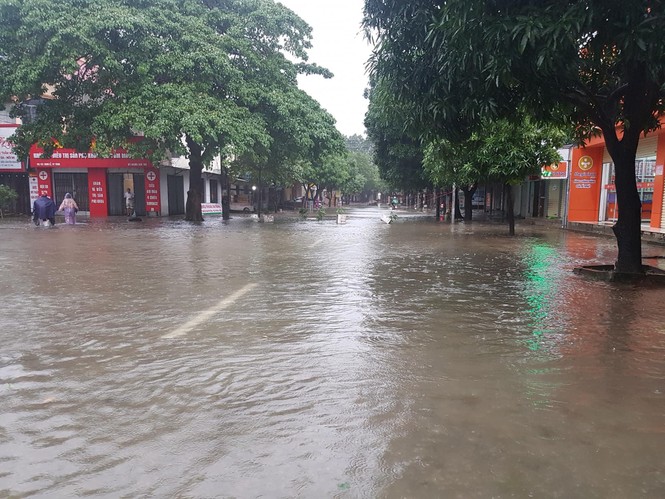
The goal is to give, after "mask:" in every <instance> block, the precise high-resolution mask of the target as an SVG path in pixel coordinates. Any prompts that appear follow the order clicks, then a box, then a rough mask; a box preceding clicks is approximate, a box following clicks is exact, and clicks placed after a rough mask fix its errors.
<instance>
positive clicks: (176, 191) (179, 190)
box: [166, 175, 185, 215]
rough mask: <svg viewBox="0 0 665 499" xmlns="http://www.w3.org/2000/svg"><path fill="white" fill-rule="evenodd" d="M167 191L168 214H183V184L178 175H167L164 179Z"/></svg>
mask: <svg viewBox="0 0 665 499" xmlns="http://www.w3.org/2000/svg"><path fill="white" fill-rule="evenodd" d="M166 182H167V187H168V191H169V215H184V214H185V187H184V186H185V184H184V183H183V180H182V177H181V176H180V175H169V176H168V177H167V179H166Z"/></svg>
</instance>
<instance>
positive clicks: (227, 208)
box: [222, 165, 231, 220]
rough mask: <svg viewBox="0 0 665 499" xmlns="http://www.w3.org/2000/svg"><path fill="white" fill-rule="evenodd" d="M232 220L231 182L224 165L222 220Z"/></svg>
mask: <svg viewBox="0 0 665 499" xmlns="http://www.w3.org/2000/svg"><path fill="white" fill-rule="evenodd" d="M230 218H231V182H230V181H229V170H228V168H226V167H224V165H222V220H229V219H230Z"/></svg>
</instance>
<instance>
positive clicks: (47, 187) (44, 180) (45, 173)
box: [37, 170, 53, 199]
mask: <svg viewBox="0 0 665 499" xmlns="http://www.w3.org/2000/svg"><path fill="white" fill-rule="evenodd" d="M52 185H53V179H52V178H51V170H37V191H38V192H39V195H40V196H43V195H47V196H48V197H50V198H51V199H53V188H52Z"/></svg>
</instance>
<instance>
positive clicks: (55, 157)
mask: <svg viewBox="0 0 665 499" xmlns="http://www.w3.org/2000/svg"><path fill="white" fill-rule="evenodd" d="M42 154H44V150H43V149H42V148H40V147H37V146H32V147H31V148H30V166H31V167H33V168H40V167H41V168H145V167H147V166H150V162H149V161H148V160H147V159H144V158H139V159H135V158H131V157H130V156H129V154H127V152H126V151H123V150H121V149H119V150H117V151H115V152H114V153H113V154H111V157H109V158H102V157H100V156H98V155H97V154H95V153H94V152H78V151H75V150H74V149H64V148H61V149H56V150H55V151H54V152H53V154H52V155H51V157H50V158H42ZM91 159H93V160H94V161H90V160H91Z"/></svg>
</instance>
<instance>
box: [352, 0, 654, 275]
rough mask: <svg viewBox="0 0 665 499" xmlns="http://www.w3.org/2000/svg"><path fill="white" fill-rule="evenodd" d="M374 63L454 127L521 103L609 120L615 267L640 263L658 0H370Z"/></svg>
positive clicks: (418, 108)
mask: <svg viewBox="0 0 665 499" xmlns="http://www.w3.org/2000/svg"><path fill="white" fill-rule="evenodd" d="M365 25H366V27H367V28H368V30H369V31H370V32H371V33H372V35H373V36H375V37H376V38H377V40H378V42H379V45H378V49H377V51H376V53H375V59H374V61H373V62H374V69H375V71H378V73H380V74H381V75H382V76H383V77H384V78H385V79H386V81H387V82H389V84H390V88H391V89H392V90H393V91H394V92H396V93H397V95H399V96H400V98H406V99H408V102H410V103H411V105H413V106H414V108H415V110H414V114H415V115H417V116H421V117H422V118H423V122H424V123H429V124H431V125H432V127H436V128H440V129H445V130H447V131H448V132H449V133H454V132H455V131H456V130H457V129H460V128H464V127H463V126H462V125H463V124H464V125H465V124H467V123H473V122H474V121H479V120H481V119H483V118H484V117H488V116H495V115H505V114H510V113H511V112H512V111H513V110H514V109H515V108H516V107H519V105H520V104H521V105H526V106H528V107H530V109H531V111H532V112H533V113H534V114H536V113H537V114H538V115H539V116H541V117H544V118H548V119H553V120H554V119H557V120H558V119H561V117H562V116H563V117H564V119H569V120H570V121H571V122H572V123H574V125H575V130H576V132H577V136H578V139H580V140H583V139H585V138H588V137H589V136H590V135H593V134H596V133H600V132H602V134H603V136H604V138H605V142H606V146H607V149H608V152H609V153H610V155H611V157H612V159H613V161H614V164H615V168H616V188H617V200H618V204H619V219H618V221H617V223H616V224H615V226H614V228H613V229H614V233H615V235H616V238H617V245H618V257H617V261H616V265H615V268H616V270H617V271H618V272H627V273H640V272H642V261H641V260H642V259H641V240H640V238H641V232H640V217H641V215H640V212H641V209H640V200H639V196H638V192H637V185H636V179H635V154H636V150H637V145H638V141H639V137H640V134H642V133H644V132H647V131H649V130H653V129H654V128H655V127H657V126H658V120H657V117H659V116H660V115H661V114H662V112H663V110H664V109H663V107H664V106H665V103H664V99H663V97H665V44H663V42H662V33H663V30H664V29H665V12H664V11H663V5H662V2H660V1H653V0H633V1H630V2H625V1H619V0H589V1H582V0H579V1H573V0H571V1H561V0H545V1H543V0H448V1H446V2H444V3H442V2H435V1H428V0H416V1H409V2H396V1H388V0H366V2H365Z"/></svg>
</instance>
